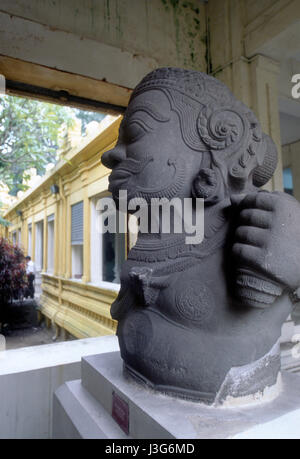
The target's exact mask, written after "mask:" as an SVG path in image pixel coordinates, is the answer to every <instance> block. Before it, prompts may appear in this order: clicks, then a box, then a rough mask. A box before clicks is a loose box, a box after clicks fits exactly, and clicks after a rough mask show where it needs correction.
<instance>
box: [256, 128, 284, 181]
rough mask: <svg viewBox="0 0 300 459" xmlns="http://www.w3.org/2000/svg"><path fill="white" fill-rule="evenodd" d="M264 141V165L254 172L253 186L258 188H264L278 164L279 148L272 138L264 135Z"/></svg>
mask: <svg viewBox="0 0 300 459" xmlns="http://www.w3.org/2000/svg"><path fill="white" fill-rule="evenodd" d="M262 140H263V146H262V147H263V149H264V151H265V154H264V157H263V161H262V164H260V165H259V166H257V167H256V168H255V169H254V172H253V185H255V186H257V187H262V186H263V185H265V184H266V183H267V182H268V181H269V180H270V178H272V177H273V175H274V172H275V169H276V167H277V163H278V153H277V147H276V145H275V143H274V142H273V140H272V139H271V137H269V136H268V135H266V134H263V136H262Z"/></svg>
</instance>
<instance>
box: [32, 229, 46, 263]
mask: <svg viewBox="0 0 300 459" xmlns="http://www.w3.org/2000/svg"><path fill="white" fill-rule="evenodd" d="M34 250H35V258H34V259H35V266H36V271H37V272H41V271H42V270H43V264H44V220H39V221H38V222H35V248H34Z"/></svg>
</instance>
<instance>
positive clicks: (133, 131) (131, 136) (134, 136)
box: [125, 120, 150, 142]
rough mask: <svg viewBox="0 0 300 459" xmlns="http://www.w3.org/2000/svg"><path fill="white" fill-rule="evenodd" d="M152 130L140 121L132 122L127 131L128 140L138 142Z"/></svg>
mask: <svg viewBox="0 0 300 459" xmlns="http://www.w3.org/2000/svg"><path fill="white" fill-rule="evenodd" d="M149 130H150V128H149V127H148V126H146V125H145V123H143V122H142V121H140V120H138V121H137V120H135V121H131V122H130V123H129V124H128V125H127V126H126V129H125V135H126V140H127V141H128V142H136V141H137V140H138V139H140V138H141V137H142V136H143V135H144V134H146V132H149Z"/></svg>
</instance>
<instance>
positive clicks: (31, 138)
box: [0, 96, 74, 195]
mask: <svg viewBox="0 0 300 459" xmlns="http://www.w3.org/2000/svg"><path fill="white" fill-rule="evenodd" d="M73 119H74V112H73V110H72V109H70V108H68V107H63V106H60V105H54V104H49V103H44V102H39V101H36V100H32V99H25V98H24V99H23V98H20V97H12V96H3V97H1V98H0V181H2V182H4V183H5V184H6V185H7V186H8V187H9V189H10V194H12V195H16V194H17V193H18V191H19V190H24V189H27V187H26V184H25V185H24V184H23V183H22V182H23V180H24V179H25V181H26V178H28V177H27V176H26V174H25V171H26V170H28V169H30V168H33V167H34V168H36V169H37V173H38V175H44V173H45V167H46V165H47V164H49V163H55V162H56V160H57V158H56V154H57V149H58V139H59V128H60V127H61V126H62V124H63V123H66V124H67V125H68V126H70V125H71V124H72V120H73Z"/></svg>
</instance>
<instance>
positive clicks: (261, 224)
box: [239, 209, 272, 229]
mask: <svg viewBox="0 0 300 459" xmlns="http://www.w3.org/2000/svg"><path fill="white" fill-rule="evenodd" d="M239 224H240V225H242V226H254V227H256V228H263V229H268V228H271V226H272V213H271V212H269V211H265V210H261V209H243V210H242V211H241V212H240V215H239Z"/></svg>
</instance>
